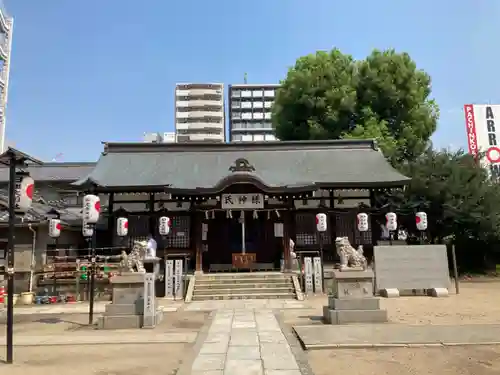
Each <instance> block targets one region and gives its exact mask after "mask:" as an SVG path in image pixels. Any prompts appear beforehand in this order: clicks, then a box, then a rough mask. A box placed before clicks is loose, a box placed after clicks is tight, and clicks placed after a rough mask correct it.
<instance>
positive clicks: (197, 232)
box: [193, 212, 203, 273]
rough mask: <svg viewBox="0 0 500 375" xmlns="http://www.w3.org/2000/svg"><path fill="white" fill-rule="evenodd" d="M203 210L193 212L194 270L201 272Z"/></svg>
mask: <svg viewBox="0 0 500 375" xmlns="http://www.w3.org/2000/svg"><path fill="white" fill-rule="evenodd" d="M202 215H203V212H193V216H194V231H193V234H194V246H195V254H196V255H195V256H196V267H195V272H197V273H202V272H203V238H202V236H203V233H202V230H203V229H202V226H203V219H202Z"/></svg>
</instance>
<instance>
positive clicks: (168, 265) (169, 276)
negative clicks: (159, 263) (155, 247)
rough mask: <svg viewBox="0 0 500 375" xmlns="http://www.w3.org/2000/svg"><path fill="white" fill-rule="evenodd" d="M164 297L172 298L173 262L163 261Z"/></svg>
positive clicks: (170, 260)
mask: <svg viewBox="0 0 500 375" xmlns="http://www.w3.org/2000/svg"><path fill="white" fill-rule="evenodd" d="M165 297H167V298H173V297H174V261H173V260H172V259H169V260H166V261H165Z"/></svg>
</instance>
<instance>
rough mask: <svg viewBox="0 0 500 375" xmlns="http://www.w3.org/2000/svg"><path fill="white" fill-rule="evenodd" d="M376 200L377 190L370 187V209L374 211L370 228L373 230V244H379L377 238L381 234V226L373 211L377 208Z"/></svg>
mask: <svg viewBox="0 0 500 375" xmlns="http://www.w3.org/2000/svg"><path fill="white" fill-rule="evenodd" d="M376 205H377V203H376V200H375V191H374V190H373V189H370V209H371V211H372V214H371V215H370V228H371V230H372V245H373V246H377V238H379V237H380V235H379V232H380V230H379V228H378V225H377V220H376V217H375V214H374V213H373V212H374V210H375V208H376Z"/></svg>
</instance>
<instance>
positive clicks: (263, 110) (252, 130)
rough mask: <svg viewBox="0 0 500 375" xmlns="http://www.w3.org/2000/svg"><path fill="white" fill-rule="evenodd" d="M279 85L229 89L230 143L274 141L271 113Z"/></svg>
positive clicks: (251, 85) (230, 87) (250, 85)
mask: <svg viewBox="0 0 500 375" xmlns="http://www.w3.org/2000/svg"><path fill="white" fill-rule="evenodd" d="M279 86H280V85H279V84H262V85H255V84H238V85H229V89H228V96H229V139H230V141H231V142H240V141H243V142H245V141H246V142H252V141H275V140H276V137H275V135H274V129H273V126H272V123H271V109H272V106H273V103H274V98H275V96H276V89H277V88H278V87H279Z"/></svg>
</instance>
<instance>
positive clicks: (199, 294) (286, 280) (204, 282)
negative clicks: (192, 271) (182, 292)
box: [191, 272, 297, 301]
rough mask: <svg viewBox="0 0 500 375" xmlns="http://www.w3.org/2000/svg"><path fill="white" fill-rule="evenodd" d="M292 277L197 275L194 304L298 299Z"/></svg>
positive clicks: (273, 274) (246, 274)
mask: <svg viewBox="0 0 500 375" xmlns="http://www.w3.org/2000/svg"><path fill="white" fill-rule="evenodd" d="M296 298H297V295H296V291H295V287H294V284H293V281H292V276H291V275H285V274H283V273H278V272H253V273H232V274H211V275H198V276H196V278H195V283H194V288H193V295H192V299H191V300H192V301H207V300H224V299H296Z"/></svg>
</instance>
